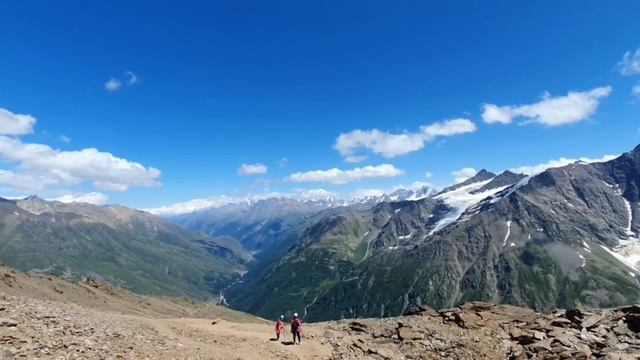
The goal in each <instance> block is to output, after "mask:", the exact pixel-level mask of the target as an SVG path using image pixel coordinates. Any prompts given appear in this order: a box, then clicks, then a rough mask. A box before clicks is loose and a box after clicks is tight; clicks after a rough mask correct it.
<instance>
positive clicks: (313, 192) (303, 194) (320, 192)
mask: <svg viewBox="0 0 640 360" xmlns="http://www.w3.org/2000/svg"><path fill="white" fill-rule="evenodd" d="M293 192H294V194H295V195H296V197H299V198H301V199H308V200H315V199H327V198H335V197H337V196H338V195H337V194H336V193H335V192H333V191H329V190H325V189H294V190H293Z"/></svg>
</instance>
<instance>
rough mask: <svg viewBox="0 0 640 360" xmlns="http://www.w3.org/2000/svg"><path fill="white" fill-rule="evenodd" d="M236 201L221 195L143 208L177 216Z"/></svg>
mask: <svg viewBox="0 0 640 360" xmlns="http://www.w3.org/2000/svg"><path fill="white" fill-rule="evenodd" d="M235 201H236V200H235V199H233V198H231V197H228V196H225V195H220V196H214V197H210V198H206V199H193V200H189V201H185V202H179V203H175V204H171V205H167V206H160V207H157V208H148V209H142V210H144V211H146V212H149V213H151V214H154V215H158V216H175V215H182V214H189V213H192V212H196V211H199V210H205V209H211V208H218V207H221V206H224V205H228V204H231V203H233V202H235Z"/></svg>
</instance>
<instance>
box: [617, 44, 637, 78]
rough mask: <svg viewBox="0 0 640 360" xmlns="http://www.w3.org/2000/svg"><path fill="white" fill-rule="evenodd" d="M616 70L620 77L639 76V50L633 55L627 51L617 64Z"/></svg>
mask: <svg viewBox="0 0 640 360" xmlns="http://www.w3.org/2000/svg"><path fill="white" fill-rule="evenodd" d="M618 70H620V73H621V74H622V75H626V76H631V75H638V74H640V48H638V49H636V51H635V53H632V52H631V51H627V52H626V53H624V56H622V60H620V62H619V63H618Z"/></svg>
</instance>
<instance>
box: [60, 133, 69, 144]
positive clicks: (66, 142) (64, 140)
mask: <svg viewBox="0 0 640 360" xmlns="http://www.w3.org/2000/svg"><path fill="white" fill-rule="evenodd" d="M60 141H62V142H63V143H65V144H68V143H70V142H71V138H70V137H68V136H66V135H65V134H62V135H60Z"/></svg>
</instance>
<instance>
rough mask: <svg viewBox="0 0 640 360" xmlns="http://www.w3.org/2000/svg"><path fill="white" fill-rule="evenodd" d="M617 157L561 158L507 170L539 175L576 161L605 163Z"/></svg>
mask: <svg viewBox="0 0 640 360" xmlns="http://www.w3.org/2000/svg"><path fill="white" fill-rule="evenodd" d="M618 156H619V155H605V156H603V157H601V158H595V159H593V158H587V157H581V158H577V159H571V158H565V157H561V158H559V159H555V160H549V161H547V162H546V163H543V164H538V165H529V166H521V167H517V168H512V169H509V170H510V171H512V172H514V173H518V174H525V175H536V174H539V173H541V172H543V171H545V170H547V169H551V168H557V167H562V166H567V165H569V164H573V163H575V162H576V161H581V162H585V163H597V162H606V161H610V160H613V159H615V158H617V157H618Z"/></svg>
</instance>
